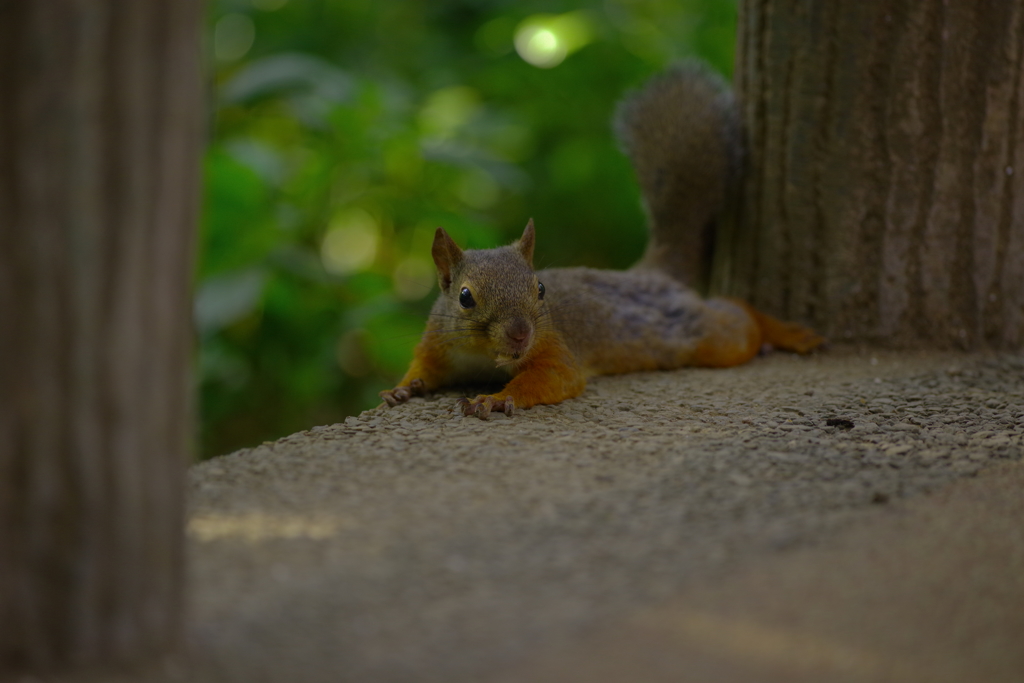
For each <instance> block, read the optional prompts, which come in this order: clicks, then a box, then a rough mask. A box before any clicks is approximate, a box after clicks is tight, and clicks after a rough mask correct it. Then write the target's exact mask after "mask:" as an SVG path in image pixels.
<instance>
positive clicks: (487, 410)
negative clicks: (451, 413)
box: [456, 396, 516, 420]
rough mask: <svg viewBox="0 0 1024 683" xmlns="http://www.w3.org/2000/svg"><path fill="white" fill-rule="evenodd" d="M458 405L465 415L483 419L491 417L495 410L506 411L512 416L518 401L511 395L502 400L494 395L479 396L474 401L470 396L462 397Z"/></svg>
mask: <svg viewBox="0 0 1024 683" xmlns="http://www.w3.org/2000/svg"><path fill="white" fill-rule="evenodd" d="M456 405H457V406H458V407H459V409H460V410H461V411H462V414H463V415H465V416H467V417H468V416H470V415H473V416H475V417H478V418H480V419H481V420H486V419H487V418H488V417H490V415H491V411H495V410H496V411H498V412H499V413H505V415H507V416H508V417H512V415H513V413H515V409H516V403H515V401H514V400H513V399H512V397H511V396H507V397H505V398H503V399H500V400H499V399H496V398H495V397H494V396H477V397H476V398H474V399H473V400H472V401H470V400H469V399H468V398H460V399H459V400H458V402H457V403H456Z"/></svg>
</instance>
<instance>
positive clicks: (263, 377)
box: [196, 0, 736, 457]
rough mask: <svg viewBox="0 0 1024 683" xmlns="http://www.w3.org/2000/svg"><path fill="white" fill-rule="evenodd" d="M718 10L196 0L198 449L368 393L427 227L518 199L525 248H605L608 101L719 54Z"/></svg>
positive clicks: (621, 261) (502, 2)
mask: <svg viewBox="0 0 1024 683" xmlns="http://www.w3.org/2000/svg"><path fill="white" fill-rule="evenodd" d="M735 23H736V6H735V2H734V0H605V1H604V2H589V3H588V2H568V1H566V2H558V1H548V2H540V1H536V0H518V1H516V2H513V1H512V0H478V1H475V2H473V1H470V0H461V1H460V0H433V1H432V2H413V1H411V0H384V1H381V0H373V1H371V0H217V1H216V2H214V3H212V4H211V6H210V14H209V28H210V31H209V37H210V40H209V55H210V63H211V65H212V74H213V75H212V78H213V83H212V101H213V111H212V117H213V118H212V122H211V127H212V133H211V138H212V139H211V141H210V146H209V151H208V153H207V155H206V161H205V163H206V169H205V170H206V196H205V208H204V215H203V225H202V239H201V254H200V260H199V266H198V273H197V277H198V281H197V289H196V322H197V327H198V330H199V335H200V353H199V363H198V365H199V387H200V392H201V430H202V431H201V442H202V446H201V451H202V455H203V457H209V456H212V455H217V454H220V453H224V452H227V451H230V450H233V449H235V448H239V447H242V446H248V445H253V444H255V443H259V442H260V441H261V440H264V439H270V438H276V437H279V436H282V435H284V434H287V433H290V432H293V431H297V430H301V429H306V428H309V427H311V426H313V425H316V424H324V423H331V422H336V421H339V420H341V419H343V418H344V417H345V416H346V415H350V414H353V413H357V412H359V411H360V410H364V409H366V408H368V407H372V406H374V405H376V404H377V403H379V400H378V398H377V392H378V391H380V390H381V389H385V388H390V387H391V386H393V384H394V382H395V380H396V379H397V378H398V377H399V376H400V375H401V374H402V373H403V372H404V370H405V367H406V365H407V364H408V362H409V359H410V357H411V354H412V348H413V346H414V345H415V343H416V342H417V341H418V338H419V333H420V332H421V330H422V327H423V324H424V321H425V318H426V314H427V311H428V310H429V308H430V304H431V302H432V300H433V297H434V296H435V295H436V290H437V286H436V281H435V275H434V271H433V265H432V263H431V261H430V243H431V239H432V236H433V231H434V229H435V228H436V227H437V226H444V227H445V228H446V229H447V230H448V231H449V232H450V233H451V234H452V236H453V237H454V238H455V239H456V240H457V241H458V242H459V243H460V244H462V245H463V246H468V247H471V248H484V247H490V246H495V245H498V244H502V243H506V242H508V241H510V240H512V239H514V238H515V237H517V236H518V234H519V233H520V232H521V230H522V228H523V226H524V225H525V223H526V220H527V219H528V218H530V217H531V216H532V217H533V218H534V219H535V221H536V224H537V232H538V244H537V255H536V264H537V265H538V267H546V266H550V265H563V266H568V265H591V266H596V267H612V268H620V267H626V266H628V265H629V264H630V263H631V262H632V261H633V260H635V259H636V258H637V257H638V256H639V255H640V253H641V251H642V250H643V245H644V239H645V238H644V220H643V215H642V210H641V208H640V204H639V197H638V192H637V189H636V187H635V184H634V180H633V177H632V173H631V170H630V168H629V166H628V163H627V161H626V159H625V158H624V157H623V156H622V155H621V154H620V153H619V152H618V151H617V149H616V146H615V143H614V140H613V139H612V136H611V132H610V126H609V121H610V117H611V114H612V111H613V109H614V106H615V102H616V101H617V100H618V98H619V97H620V96H621V95H622V93H623V92H624V91H625V90H627V89H629V88H630V87H634V86H637V85H639V84H640V83H641V82H642V81H643V80H644V79H645V78H646V77H648V76H650V75H651V74H653V73H655V72H656V71H658V70H660V69H661V68H662V67H663V66H664V65H665V64H667V63H668V62H669V61H671V60H672V59H674V58H679V57H684V56H689V55H698V56H700V57H702V58H703V59H705V60H707V61H708V62H710V63H711V64H712V65H714V66H715V67H717V68H718V69H719V70H720V71H722V72H723V73H725V74H729V73H731V71H732V55H733V44H734V34H735ZM528 59H529V60H530V61H527V60H528ZM531 62H533V63H531Z"/></svg>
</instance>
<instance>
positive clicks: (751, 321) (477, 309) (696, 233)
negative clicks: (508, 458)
mask: <svg viewBox="0 0 1024 683" xmlns="http://www.w3.org/2000/svg"><path fill="white" fill-rule="evenodd" d="M615 130H616V134H617V136H618V138H619V142H620V145H621V146H622V148H623V150H624V151H625V153H626V154H627V156H628V157H629V158H630V161H631V162H632V164H633V167H634V170H635V171H636V175H637V178H638V180H639V183H640V186H641V190H642V195H643V199H644V208H645V212H646V214H647V217H648V223H649V224H650V233H651V239H650V244H649V245H648V248H647V251H646V252H645V254H644V256H643V257H642V258H641V260H640V262H639V263H638V264H637V265H636V266H634V267H633V268H632V269H630V270H626V271H615V270H597V269H593V268H551V269H545V270H540V271H535V270H534V269H533V251H534V244H535V241H536V233H535V229H534V225H533V220H532V219H530V221H529V222H528V223H527V225H526V228H525V230H524V231H523V234H522V237H520V238H519V239H518V240H517V241H516V242H514V243H512V244H511V245H508V246H504V247H498V248H495V249H482V250H465V251H463V250H462V249H461V248H459V246H458V245H457V244H456V243H455V241H454V240H453V239H452V238H451V236H449V235H448V233H447V232H445V230H444V229H443V228H437V231H436V233H435V235H434V242H433V246H432V248H431V255H432V256H433V260H434V264H435V265H436V266H437V276H438V283H439V284H440V287H441V293H440V295H439V296H438V298H437V301H436V302H435V304H434V306H433V308H432V310H431V313H430V317H429V320H428V323H427V327H426V331H425V332H424V333H423V337H422V339H421V340H420V342H419V344H418V345H417V346H416V349H415V351H414V353H413V360H412V363H411V365H410V367H409V371H408V372H406V374H405V376H404V377H403V378H402V379H401V381H400V382H399V383H398V386H396V387H395V388H394V389H389V390H386V391H382V392H380V396H381V398H382V399H383V400H384V401H385V403H387V404H388V405H389V406H392V407H393V406H395V405H397V404H399V403H403V402H405V401H408V400H409V399H410V398H411V397H413V396H416V395H422V394H424V393H426V392H429V391H433V390H435V389H439V388H442V387H445V386H451V385H456V384H460V383H464V382H502V383H505V382H507V383H506V384H505V386H504V389H502V390H501V391H499V392H498V393H495V394H487V395H480V396H477V397H476V398H474V399H468V398H463V399H460V400H459V402H458V405H459V407H460V408H461V410H462V413H463V414H464V415H467V416H468V415H475V416H477V417H479V418H481V419H486V418H487V417H488V416H489V415H490V413H491V412H492V411H501V412H504V413H505V414H506V415H508V416H511V415H512V414H513V413H514V411H515V410H516V409H517V408H530V407H532V406H535V405H538V404H552V403H559V402H561V401H564V400H566V399H569V398H573V397H575V396H578V395H579V394H580V393H582V392H583V389H584V388H585V387H586V384H587V379H588V378H589V377H593V376H595V375H609V374H619V373H626V372H635V371H643V370H669V369H674V368H679V367H684V366H698V367H715V368H725V367H732V366H735V365H740V364H742V363H746V362H747V361H749V360H750V359H752V358H753V357H754V356H756V355H757V354H758V353H759V351H760V350H761V348H762V345H764V344H770V345H772V346H774V347H775V348H779V349H783V350H788V351H794V352H797V353H808V352H810V351H812V350H813V349H815V348H817V347H818V346H820V345H821V344H822V343H823V342H824V339H823V338H822V337H820V336H819V335H817V334H816V333H815V332H814V331H812V330H810V329H807V328H805V327H802V326H800V325H798V324H795V323H786V322H782V321H780V320H777V319H775V318H773V317H771V316H769V315H766V314H764V313H761V312H759V311H757V310H755V309H754V308H753V307H751V306H750V305H748V304H746V303H744V302H742V301H739V300H734V299H725V298H710V299H702V298H701V297H700V295H698V294H697V293H696V292H695V291H694V290H693V289H692V288H691V287H692V286H699V284H700V283H701V281H702V279H703V278H704V277H705V274H706V268H707V265H706V264H707V262H708V260H709V259H708V256H709V251H710V241H711V237H712V228H713V225H714V221H715V219H716V217H717V216H718V215H719V213H720V212H721V211H722V209H723V207H724V206H725V205H726V202H727V201H728V199H729V197H730V193H731V192H732V191H733V189H734V187H735V186H736V184H737V182H738V178H739V175H740V164H741V161H742V155H743V143H742V131H741V127H740V124H739V115H738V112H737V106H736V103H735V100H734V98H733V95H732V93H731V91H730V89H729V88H728V86H727V85H726V84H725V83H724V81H723V80H722V79H721V78H720V77H718V76H716V75H714V74H713V73H712V72H711V71H710V70H708V69H707V68H706V67H704V66H703V65H701V64H699V63H694V62H690V63H683V64H679V65H676V66H674V67H672V68H670V69H669V70H668V71H666V72H665V73H663V74H661V75H659V76H656V77H654V78H653V79H652V80H651V81H649V82H648V83H647V85H645V86H644V88H642V89H641V90H640V91H638V92H636V93H634V94H632V95H629V96H627V98H626V99H625V100H624V101H623V102H622V103H621V104H620V105H619V107H618V110H617V112H616V116H615Z"/></svg>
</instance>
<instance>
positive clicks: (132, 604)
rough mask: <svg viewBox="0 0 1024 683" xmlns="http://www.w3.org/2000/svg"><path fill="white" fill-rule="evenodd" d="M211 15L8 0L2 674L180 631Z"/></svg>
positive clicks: (2, 179) (118, 655) (4, 23)
mask: <svg viewBox="0 0 1024 683" xmlns="http://www.w3.org/2000/svg"><path fill="white" fill-rule="evenodd" d="M201 18H202V6H201V3H200V2H199V1H198V0H132V1H131V2H115V1H114V0H90V1H89V2H78V1H75V0H31V2H22V1H20V0H18V1H14V2H3V3H0V677H3V674H4V673H10V672H17V671H30V672H44V673H45V672H47V671H58V670H61V669H68V668H72V669H94V668H98V669H100V670H102V669H105V668H108V667H123V666H134V665H144V664H146V663H147V662H151V661H154V660H155V659H157V658H159V657H161V656H162V655H163V654H165V653H166V652H168V651H170V650H171V649H173V648H174V646H175V645H176V643H177V641H178V640H179V637H180V633H181V621H182V579H183V576H182V572H183V558H182V551H183V496H184V492H183V476H184V469H185V466H186V463H187V458H188V453H189V450H190V442H191V439H192V431H191V406H190V403H191V393H192V392H191V386H190V385H191V381H190V356H191V345H192V338H191V315H190V296H189V294H190V281H191V275H192V262H193V253H192V252H193V242H194V233H195V224H196V219H197V209H198V198H199V169H200V164H199V160H200V152H201V145H202V123H203V110H202V78H201V53H200V28H201Z"/></svg>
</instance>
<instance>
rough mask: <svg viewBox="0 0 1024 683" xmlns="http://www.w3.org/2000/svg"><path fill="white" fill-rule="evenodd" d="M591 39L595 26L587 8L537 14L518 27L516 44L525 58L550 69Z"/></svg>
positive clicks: (520, 54) (517, 50)
mask: <svg viewBox="0 0 1024 683" xmlns="http://www.w3.org/2000/svg"><path fill="white" fill-rule="evenodd" d="M592 39H593V29H592V27H591V22H590V20H589V18H588V16H587V14H586V12H585V11H578V12H569V13H567V14H559V15H552V14H535V15H533V16H531V17H527V18H526V19H524V20H523V21H522V23H520V24H519V26H518V27H517V28H516V35H515V46H516V52H518V53H519V56H520V57H522V58H523V60H524V61H526V62H528V63H530V64H532V65H534V66H536V67H539V68H542V69H550V68H551V67H554V66H558V65H559V64H561V63H562V61H564V60H565V58H566V57H567V56H569V55H570V54H572V53H573V52H575V51H576V50H578V49H580V48H581V47H583V46H584V45H586V44H587V43H589V42H590V41H591V40H592Z"/></svg>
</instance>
